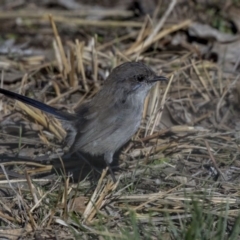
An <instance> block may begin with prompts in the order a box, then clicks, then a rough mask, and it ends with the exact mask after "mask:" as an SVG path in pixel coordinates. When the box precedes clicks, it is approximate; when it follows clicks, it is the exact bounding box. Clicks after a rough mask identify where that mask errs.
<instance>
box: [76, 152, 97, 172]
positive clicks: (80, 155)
mask: <svg viewBox="0 0 240 240" xmlns="http://www.w3.org/2000/svg"><path fill="white" fill-rule="evenodd" d="M76 154H77V155H78V156H79V157H80V158H82V159H83V160H84V162H86V163H87V164H88V165H89V166H90V167H91V168H93V169H94V170H95V171H96V172H98V173H100V174H101V172H100V171H99V170H98V169H97V168H96V167H94V166H93V165H92V164H91V163H90V162H89V161H88V160H87V159H86V158H85V157H84V156H83V155H82V154H81V153H80V152H76Z"/></svg>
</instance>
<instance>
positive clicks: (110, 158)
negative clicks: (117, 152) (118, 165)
mask: <svg viewBox="0 0 240 240" xmlns="http://www.w3.org/2000/svg"><path fill="white" fill-rule="evenodd" d="M104 160H105V162H106V164H107V166H108V170H109V172H110V174H111V177H112V180H113V182H114V183H115V182H117V180H116V178H115V175H114V173H113V170H112V167H111V166H110V163H111V162H112V161H113V153H110V152H107V153H105V154H104Z"/></svg>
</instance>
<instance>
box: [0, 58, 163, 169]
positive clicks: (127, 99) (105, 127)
mask: <svg viewBox="0 0 240 240" xmlns="http://www.w3.org/2000/svg"><path fill="white" fill-rule="evenodd" d="M166 80H167V79H166V78H165V77H163V76H157V75H156V74H155V73H154V72H153V71H152V70H151V69H150V68H149V67H148V66H146V65H145V64H144V63H142V62H126V63H123V64H121V65H120V66H118V67H116V68H114V69H113V70H112V72H111V73H110V75H109V76H108V78H107V79H106V80H105V81H104V84H103V86H102V88H101V90H100V91H99V92H98V93H97V94H96V95H95V96H94V97H93V98H92V100H91V101H90V102H86V103H84V104H83V105H81V106H80V107H79V108H78V109H77V110H76V112H75V113H73V114H72V113H67V112H63V111H61V110H58V109H56V108H54V107H51V106H48V105H46V104H44V103H41V102H39V101H36V100H34V99H31V98H28V97H25V96H22V95H20V94H17V93H13V92H10V91H8V90H5V89H1V88H0V93H2V94H4V95H6V96H8V97H10V98H13V99H16V100H18V101H21V102H23V103H26V104H28V105H31V106H33V107H35V108H38V109H40V110H42V111H44V112H47V113H50V114H52V115H54V116H55V117H56V118H58V119H61V120H64V126H65V127H66V130H67V137H66V139H65V142H66V144H67V145H68V146H69V147H70V153H73V152H76V151H80V152H83V153H87V154H90V155H91V156H102V155H103V156H104V160H105V162H106V164H107V165H108V166H109V165H110V164H111V163H112V161H113V155H114V153H115V152H116V151H117V150H118V149H119V148H120V147H121V146H123V145H124V144H125V143H126V142H127V141H128V140H129V139H130V138H131V137H132V136H133V134H134V133H135V132H136V131H137V129H138V127H139V125H140V122H141V118H142V111H143V106H144V100H145V97H146V96H147V93H148V92H149V90H150V89H151V87H152V86H153V85H154V84H155V83H156V82H157V81H166ZM109 169H110V171H111V168H109ZM111 173H112V172H111Z"/></svg>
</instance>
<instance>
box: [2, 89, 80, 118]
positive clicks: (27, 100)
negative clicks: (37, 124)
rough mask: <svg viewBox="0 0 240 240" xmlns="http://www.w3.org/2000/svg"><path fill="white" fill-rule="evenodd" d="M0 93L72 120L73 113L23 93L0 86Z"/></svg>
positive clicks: (58, 116) (57, 116)
mask: <svg viewBox="0 0 240 240" xmlns="http://www.w3.org/2000/svg"><path fill="white" fill-rule="evenodd" d="M0 93H2V94H4V95H6V96H7V97H9V98H12V99H15V100H18V101H20V102H23V103H26V104H28V105H30V106H32V107H35V108H38V109H40V110H42V111H44V112H46V113H50V114H52V115H54V116H55V117H56V118H59V119H62V120H74V119H75V118H76V117H75V114H71V113H67V112H63V111H61V110H58V109H57V108H54V107H51V106H49V105H47V104H44V103H42V102H39V101H37V100H34V99H31V98H28V97H25V96H23V95H20V94H17V93H14V92H11V91H8V90H5V89H2V88H0Z"/></svg>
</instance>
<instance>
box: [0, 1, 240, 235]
mask: <svg viewBox="0 0 240 240" xmlns="http://www.w3.org/2000/svg"><path fill="white" fill-rule="evenodd" d="M175 3H176V1H172V4H170V5H169V8H168V11H166V14H165V15H163V17H162V19H160V20H158V23H157V22H153V24H152V23H150V21H149V18H146V19H145V21H144V22H142V23H141V24H140V22H136V24H135V25H134V26H135V27H137V28H134V29H133V30H132V32H131V34H127V35H126V36H123V37H121V38H118V39H114V40H112V41H110V42H103V43H101V44H100V43H99V42H98V41H97V38H96V37H95V36H94V35H93V36H92V39H91V40H90V41H89V43H88V44H87V45H86V44H85V43H84V42H81V41H79V40H78V39H72V41H71V42H68V43H67V44H66V45H64V44H63V41H62V39H61V36H60V35H59V33H58V30H57V27H56V25H55V24H56V23H59V22H61V21H66V20H65V18H64V17H61V19H60V17H59V18H56V17H51V16H50V23H51V26H52V29H53V36H54V39H53V49H54V53H55V55H54V56H55V57H54V59H53V60H52V61H49V62H43V61H42V59H44V56H42V57H38V58H25V59H24V61H22V62H20V63H19V62H18V61H14V60H10V59H7V58H6V59H5V61H4V62H1V64H2V65H4V66H6V69H23V70H24V71H26V72H28V74H27V75H24V76H23V78H22V82H21V85H20V87H19V85H18V87H17V88H16V87H15V86H14V87H13V88H12V89H13V90H14V91H20V93H23V94H24V93H25V92H29V89H31V88H30V87H31V84H32V83H31V80H32V79H34V78H35V77H36V76H37V77H39V76H40V77H41V78H42V79H44V81H46V79H48V80H49V83H48V84H46V85H45V87H44V89H43V91H40V92H38V93H37V94H36V96H38V97H39V98H40V99H41V100H43V101H45V102H46V103H48V104H52V105H56V106H58V107H62V108H65V110H66V109H67V110H69V111H73V110H74V109H75V108H76V107H77V106H78V105H79V104H81V103H82V102H83V101H85V100H86V99H89V98H91V97H92V96H93V95H94V94H95V93H96V92H97V91H98V89H99V87H100V86H101V80H102V79H103V78H104V77H106V75H107V74H108V72H109V70H110V69H112V68H113V67H115V66H117V65H119V64H120V63H122V62H125V61H134V60H136V59H139V60H140V59H144V61H145V62H147V63H148V64H149V65H150V66H151V67H152V68H153V69H154V70H155V71H156V72H160V71H162V72H163V73H164V74H165V75H167V77H169V79H170V81H169V84H168V85H157V86H156V87H155V88H154V89H152V91H151V93H150V95H149V96H148V98H147V99H146V103H145V108H144V113H143V115H144V119H143V122H142V126H141V128H140V129H139V131H138V132H137V134H136V135H135V136H134V137H133V141H132V142H131V143H130V144H129V145H128V146H127V147H126V148H125V149H124V150H123V151H122V153H121V156H120V171H118V172H117V173H116V174H117V179H118V181H117V183H113V182H112V181H111V178H110V176H108V174H107V171H106V170H103V171H102V172H101V176H100V177H99V178H98V180H97V181H91V180H89V178H88V176H86V177H85V176H84V177H82V175H81V174H82V172H80V174H79V175H80V178H79V179H80V180H79V181H77V182H76V181H75V182H74V181H73V176H72V175H71V174H68V172H67V171H66V169H67V167H66V166H65V165H67V164H68V163H66V162H64V161H62V160H61V157H60V156H61V153H59V148H61V147H60V146H61V145H60V144H59V141H60V140H62V139H63V138H64V136H65V132H64V129H63V128H62V127H61V124H60V123H59V122H57V121H56V120H54V119H51V118H50V117H49V116H46V115H45V114H43V113H41V112H40V111H38V110H36V109H33V108H30V107H28V106H25V105H23V104H19V103H18V104H17V105H16V107H13V106H12V104H9V101H8V100H6V99H5V98H2V100H1V103H0V104H1V120H2V121H3V120H4V121H6V122H8V123H10V124H11V123H15V122H18V123H19V122H20V124H23V128H24V129H25V130H26V131H27V132H29V131H30V133H31V134H32V131H34V132H35V133H36V132H37V134H38V136H36V135H33V134H32V135H31V134H30V135H29V136H30V137H28V135H27V134H26V133H25V134H24V133H23V129H22V128H17V129H19V132H18V134H15V135H14V134H12V135H9V134H8V130H9V127H6V125H4V124H2V126H1V127H2V128H1V132H0V133H1V135H0V153H2V154H3V155H6V154H7V155H8V156H12V161H9V160H8V161H7V162H6V161H5V162H2V163H1V162H0V163H1V164H0V167H1V171H0V174H1V175H0V177H1V180H0V186H1V187H0V196H1V199H0V225H1V227H0V236H1V235H2V236H8V237H9V239H19V237H20V236H21V239H37V238H39V239H50V238H51V239H96V238H98V239H238V236H239V232H240V229H239V221H240V218H239V187H238V184H239V164H238V162H237V160H238V158H239V141H238V133H237V129H236V128H234V124H233V122H234V121H235V122H236V121H239V120H238V119H239V118H238V116H239V113H238V112H237V110H236V109H235V108H234V106H233V105H231V104H230V108H229V107H226V102H231V101H230V100H229V99H231V97H234V94H233V92H232V88H233V86H235V85H234V84H236V82H237V74H236V73H234V72H233V73H231V74H229V73H224V72H223V71H222V70H221V67H220V66H218V65H217V64H215V63H212V62H208V61H204V60H199V59H198V58H197V57H196V52H191V51H181V52H167V51H166V52H165V53H161V52H159V51H157V50H155V49H154V46H155V45H156V44H158V43H159V41H160V40H161V39H164V38H167V37H168V36H170V35H171V34H172V33H174V32H177V31H180V30H184V29H185V28H187V27H188V26H189V25H190V24H191V21H190V20H183V21H181V22H179V23H177V24H174V23H173V24H168V25H166V26H165V24H164V23H165V21H166V20H167V18H168V16H169V14H170V13H171V11H172V10H173V9H174V5H175ZM122 14H123V13H122ZM124 14H127V12H126V13H124ZM3 16H4V15H3V14H2V15H1V16H0V18H1V17H3ZM9 16H11V15H8V17H9ZM33 17H34V16H33ZM36 17H37V16H36ZM72 21H75V20H74V19H72ZM82 21H84V20H81V22H82ZM55 22H56V23H55ZM74 24H78V21H77V20H76V21H75V22H74ZM85 24H87V21H86V22H85ZM94 24H95V23H94ZM104 24H106V22H104V21H98V26H99V25H101V26H102V25H104ZM112 24H113V23H112ZM114 24H116V26H117V27H119V23H117V22H114ZM122 24H123V23H122ZM124 24H125V25H128V26H132V25H131V23H129V22H127V21H126V22H124ZM132 24H133V23H132ZM107 25H109V23H107ZM125 25H124V26H125ZM121 26H122V25H121ZM153 26H156V27H153ZM139 27H141V28H139ZM133 37H134V38H135V39H136V41H135V42H132V41H130V39H131V38H133ZM116 43H117V45H118V46H120V48H117V47H116ZM150 46H153V48H149V47H150ZM111 49H113V50H114V52H115V54H112V51H111ZM146 49H148V50H149V49H150V50H149V51H148V52H146ZM53 69H54V70H53ZM89 71H90V74H89ZM56 72H57V73H56ZM46 73H47V74H46ZM86 74H88V75H86ZM89 76H91V79H92V81H89ZM79 79H81V82H80V84H79ZM2 82H3V83H4V72H3V74H2ZM49 89H51V92H52V93H51V96H50V95H49V94H46V93H48V91H49ZM63 89H64V91H63ZM30 94H31V92H30ZM74 94H77V99H78V101H77V102H76V101H71V100H70V101H69V98H70V96H71V95H74ZM52 96H53V97H52ZM33 97H35V96H33ZM6 101H7V104H6ZM163 109H164V110H163ZM16 110H17V111H16ZM19 112H21V114H20V113H19ZM22 113H24V114H22ZM29 118H30V119H31V121H29ZM6 119H7V120H6ZM4 121H3V122H4ZM10 128H11V127H10ZM12 128H13V129H15V132H16V128H14V127H12ZM10 130H11V129H10ZM6 143H9V144H10V143H11V144H15V145H16V146H17V147H15V148H14V149H10V147H7V146H8V145H7V144H6ZM24 149H27V151H29V152H27V153H26V155H25V156H27V157H25V159H28V158H31V159H35V160H36V161H35V162H34V161H26V160H24V155H23V154H22V151H24ZM36 149H38V150H37V151H38V154H37V155H38V156H36V153H35V152H36ZM46 152H50V153H49V154H48V155H49V158H50V157H51V158H54V156H55V157H56V156H57V158H59V161H60V164H59V169H61V171H62V172H61V173H60V174H59V172H58V173H55V174H53V173H52V169H53V168H54V167H55V166H54V164H53V163H52V162H51V161H50V162H49V164H46V163H45V164H43V163H41V162H40V160H39V159H40V157H42V155H43V156H45V157H43V158H45V159H46ZM23 153H24V152H23ZM40 153H41V154H40ZM43 153H44V154H43ZM15 156H17V157H15ZM19 156H20V157H19ZM21 158H23V159H21ZM2 159H6V158H5V157H3V158H2ZM20 160H21V161H20ZM72 164H73V165H74V164H75V167H76V165H79V163H77V162H76V161H75V162H73V163H72ZM75 167H74V168H75ZM43 174H44V175H43Z"/></svg>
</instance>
